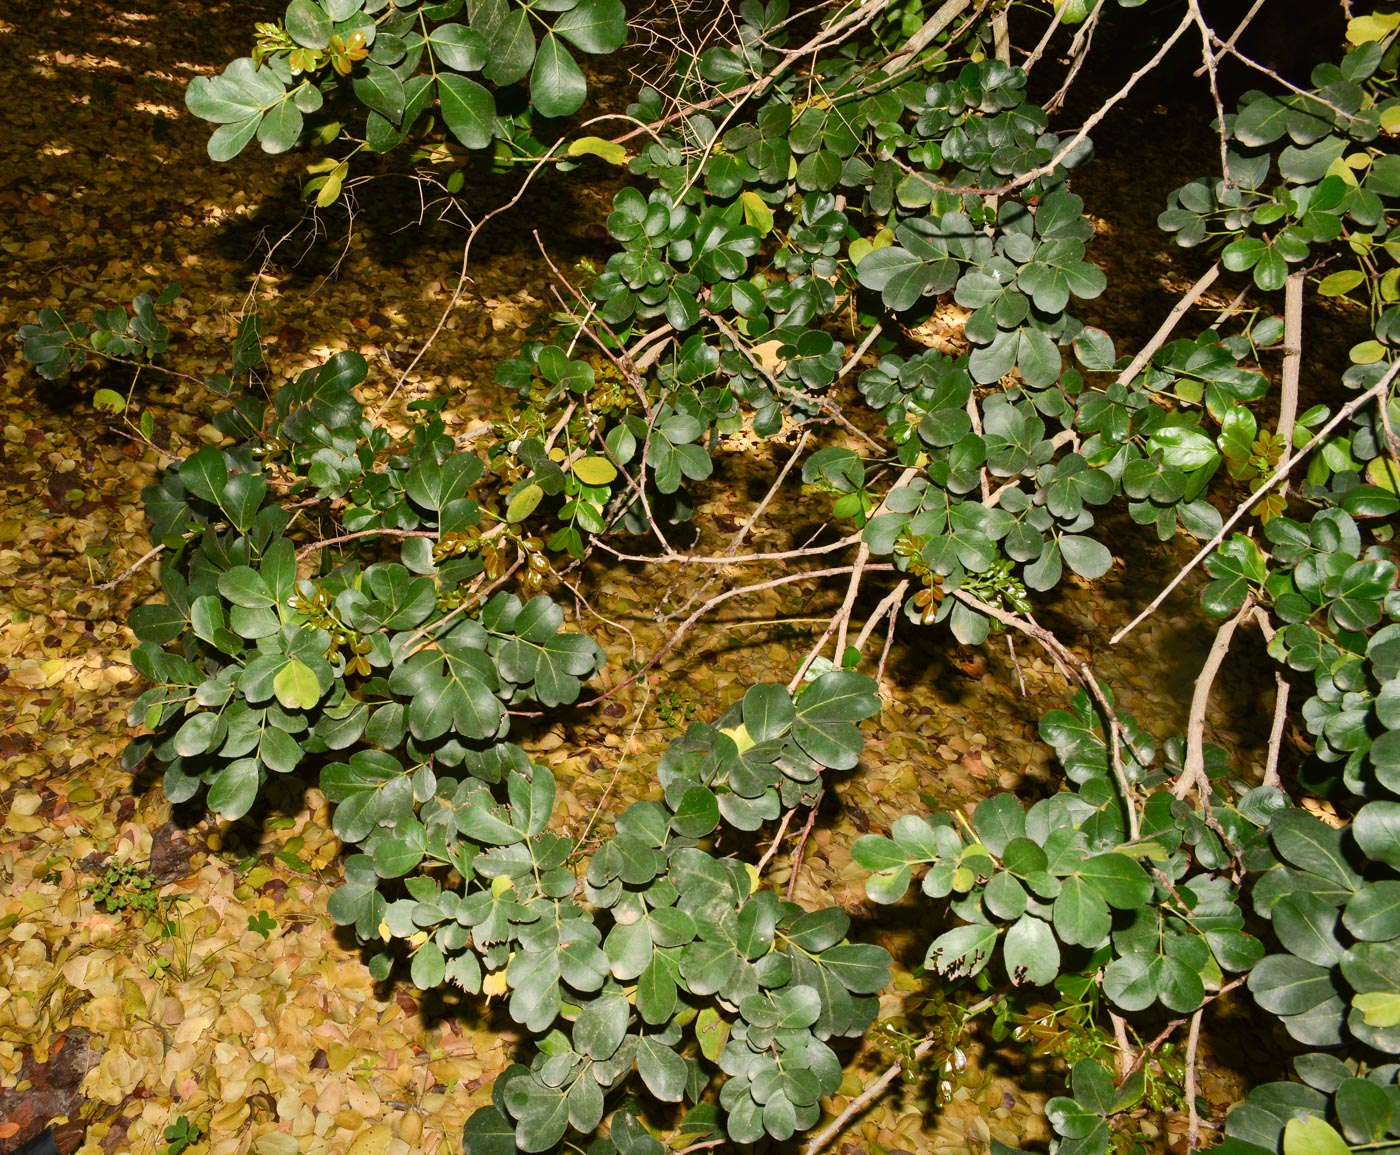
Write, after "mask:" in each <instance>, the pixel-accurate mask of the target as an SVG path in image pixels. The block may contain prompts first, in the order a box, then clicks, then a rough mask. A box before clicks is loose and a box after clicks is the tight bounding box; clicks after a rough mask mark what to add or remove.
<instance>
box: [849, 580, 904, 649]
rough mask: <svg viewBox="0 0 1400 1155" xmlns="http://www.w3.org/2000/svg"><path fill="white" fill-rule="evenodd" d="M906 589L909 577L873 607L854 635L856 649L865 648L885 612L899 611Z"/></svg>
mask: <svg viewBox="0 0 1400 1155" xmlns="http://www.w3.org/2000/svg"><path fill="white" fill-rule="evenodd" d="M908 591H909V579H908V578H905V579H904V580H903V581H901V582H900V583H899V585H897V586H895V587H894V589H892V590H891V591H890V592H889V593H888V594H886V595H885V596H884V597H883V598H882V599H881V600H880V604H879V605H878V606H876V607H875V610H874V612H873V613H872V614H871V615H870V617H869V618H868V619H866V623H865V626H864V628H863V629H862V630H861V631H860V633H859V634H858V635H857V636H856V649H857V650H863V649H865V643H866V642H868V641H869V640H870V635H871V634H872V633H873V632H874V630H875V627H876V626H878V625H879V624H880V621H881V619H882V618H883V617H884V616H885V615H886V614H894V613H897V612H898V611H899V607H900V606H901V605H902V604H903V602H904V595H905V594H906V593H907V592H908Z"/></svg>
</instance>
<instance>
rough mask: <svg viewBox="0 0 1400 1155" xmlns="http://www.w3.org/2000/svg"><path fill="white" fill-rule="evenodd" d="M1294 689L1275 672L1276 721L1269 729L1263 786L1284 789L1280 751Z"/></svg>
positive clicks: (1280, 674)
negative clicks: (1290, 697) (1280, 768)
mask: <svg viewBox="0 0 1400 1155" xmlns="http://www.w3.org/2000/svg"><path fill="white" fill-rule="evenodd" d="M1291 688H1292V687H1291V686H1290V685H1289V682H1288V679H1287V678H1285V677H1284V676H1283V674H1282V673H1280V672H1279V671H1277V670H1275V671H1274V721H1273V724H1272V725H1271V726H1270V727H1269V754H1268V760H1267V761H1266V762H1265V763H1264V780H1263V781H1262V782H1261V783H1260V785H1261V786H1272V787H1274V788H1275V789H1277V790H1282V789H1283V780H1282V779H1281V778H1280V777H1279V773H1278V759H1279V751H1280V750H1281V749H1282V748H1283V732H1284V729H1285V727H1286V726H1287V725H1288V693H1289V690H1290V689H1291Z"/></svg>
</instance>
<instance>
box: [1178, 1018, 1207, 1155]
mask: <svg viewBox="0 0 1400 1155" xmlns="http://www.w3.org/2000/svg"><path fill="white" fill-rule="evenodd" d="M1204 1011H1205V1007H1201V1008H1200V1009H1199V1010H1198V1011H1197V1012H1196V1013H1195V1014H1194V1015H1192V1016H1191V1030H1190V1031H1189V1032H1188V1033H1187V1035H1186V1078H1185V1079H1184V1080H1183V1083H1182V1088H1181V1094H1182V1098H1184V1099H1185V1100H1186V1118H1187V1125H1186V1128H1187V1129H1186V1151H1187V1155H1190V1153H1191V1152H1193V1151H1195V1150H1196V1148H1197V1147H1199V1146H1200V1143H1201V1117H1200V1116H1199V1115H1198V1114H1197V1113H1196V1050H1197V1047H1199V1046H1200V1042H1201V1015H1202V1013H1204Z"/></svg>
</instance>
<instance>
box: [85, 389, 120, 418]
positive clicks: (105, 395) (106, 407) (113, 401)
mask: <svg viewBox="0 0 1400 1155" xmlns="http://www.w3.org/2000/svg"><path fill="white" fill-rule="evenodd" d="M92 407H93V408H94V409H100V410H102V412H104V413H120V412H121V411H122V410H123V409H125V408H126V398H125V397H123V396H122V395H121V394H120V393H118V392H117V391H116V390H115V389H99V390H98V391H97V392H96V393H94V394H93V395H92Z"/></svg>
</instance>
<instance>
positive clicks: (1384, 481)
mask: <svg viewBox="0 0 1400 1155" xmlns="http://www.w3.org/2000/svg"><path fill="white" fill-rule="evenodd" d="M1366 480H1367V481H1369V482H1370V483H1371V484H1372V485H1374V486H1376V487H1377V488H1378V489H1385V490H1389V491H1390V492H1391V493H1394V494H1400V474H1397V473H1396V472H1395V466H1394V465H1393V464H1391V461H1390V458H1388V457H1375V458H1372V459H1371V463H1370V464H1369V465H1368V466H1366Z"/></svg>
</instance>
